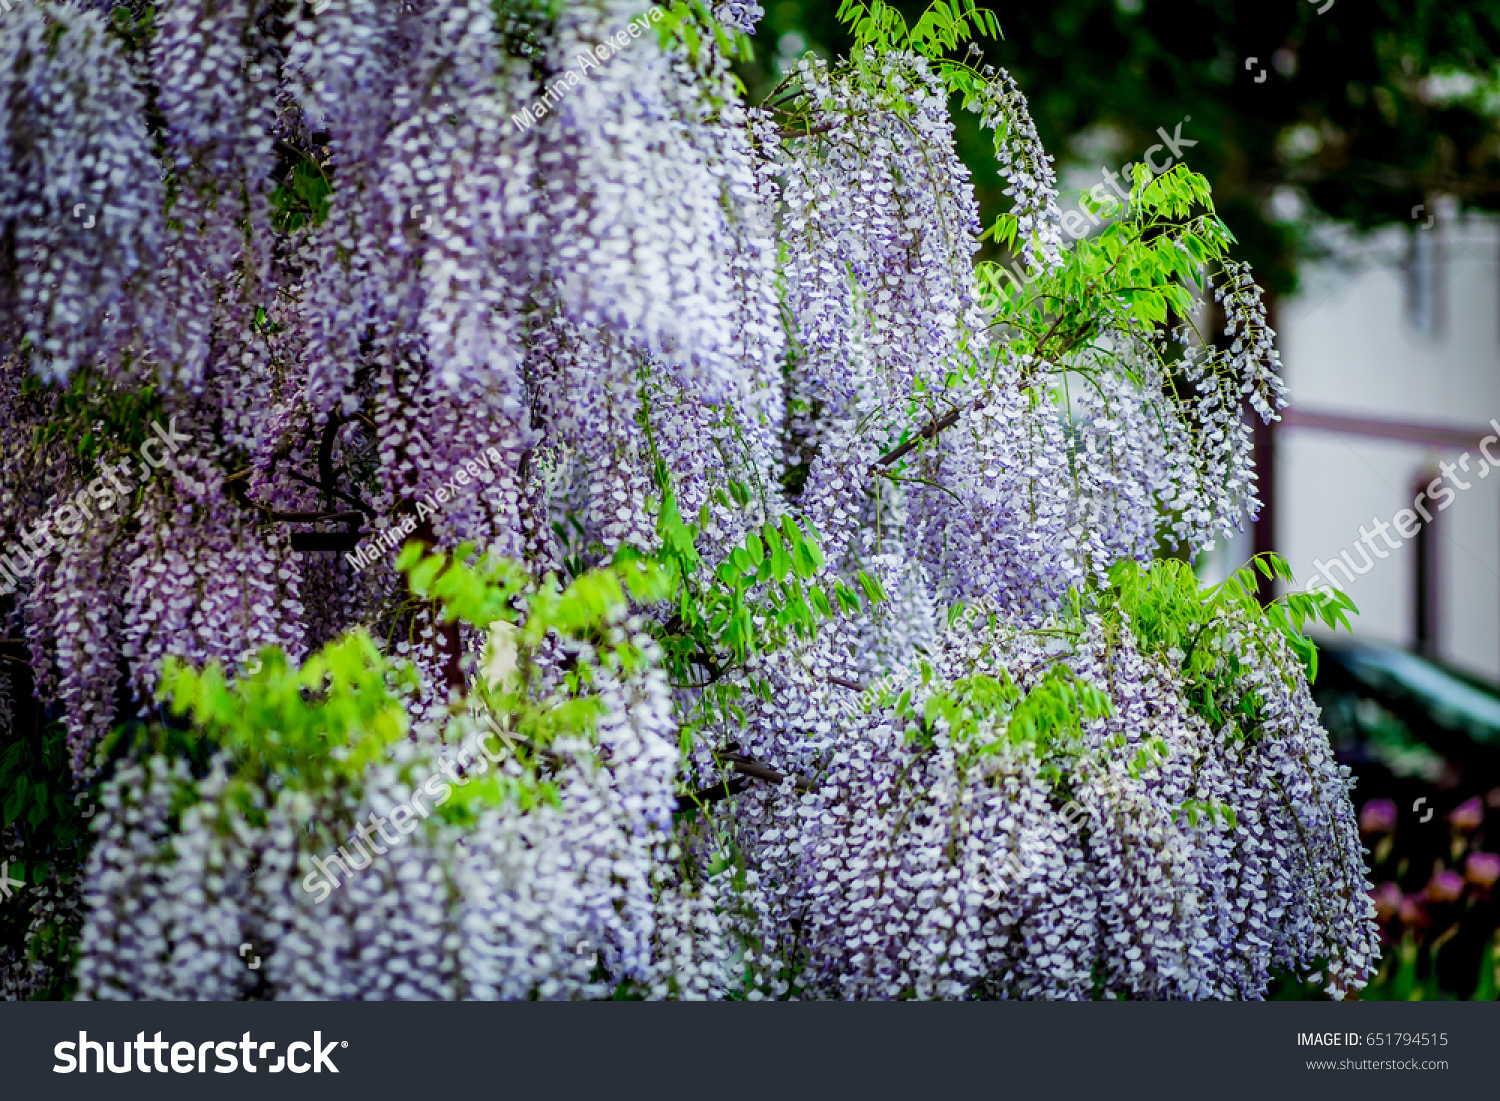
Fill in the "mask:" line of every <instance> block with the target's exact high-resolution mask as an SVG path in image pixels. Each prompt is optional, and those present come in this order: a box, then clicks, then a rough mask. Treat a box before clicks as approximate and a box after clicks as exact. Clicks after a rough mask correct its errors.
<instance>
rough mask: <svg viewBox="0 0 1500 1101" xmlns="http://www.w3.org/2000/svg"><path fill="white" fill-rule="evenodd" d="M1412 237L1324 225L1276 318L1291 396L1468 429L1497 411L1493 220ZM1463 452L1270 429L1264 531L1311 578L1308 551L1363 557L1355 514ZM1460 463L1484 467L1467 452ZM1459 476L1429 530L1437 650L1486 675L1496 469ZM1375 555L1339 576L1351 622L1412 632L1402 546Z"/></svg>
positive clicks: (1380, 506)
mask: <svg viewBox="0 0 1500 1101" xmlns="http://www.w3.org/2000/svg"><path fill="white" fill-rule="evenodd" d="M1416 236H1417V237H1418V238H1425V240H1419V242H1418V247H1417V249H1416V250H1413V247H1412V241H1411V238H1412V237H1413V234H1412V233H1411V232H1410V231H1408V230H1406V229H1404V228H1388V229H1385V230H1382V231H1380V232H1378V233H1375V234H1372V235H1370V236H1368V237H1365V238H1358V237H1355V236H1354V235H1352V234H1348V233H1338V234H1337V235H1335V236H1334V237H1333V238H1332V248H1333V253H1334V255H1333V257H1332V258H1331V259H1329V260H1327V261H1320V262H1314V263H1311V264H1308V265H1306V266H1305V268H1304V274H1303V283H1302V289H1301V291H1300V292H1299V293H1298V294H1297V295H1296V296H1295V297H1293V298H1291V299H1288V300H1286V301H1283V302H1282V303H1281V304H1280V308H1279V311H1278V316H1277V318H1276V319H1275V323H1276V325H1277V327H1278V329H1279V331H1280V338H1281V339H1280V346H1281V350H1282V360H1283V365H1284V369H1285V375H1286V380H1287V384H1288V389H1289V395H1290V399H1291V406H1292V408H1293V409H1294V410H1296V411H1298V412H1299V413H1303V414H1332V415H1335V416H1342V417H1358V418H1366V419H1372V420H1379V421H1386V422H1400V423H1402V424H1405V425H1409V426H1417V427H1422V426H1427V427H1431V428H1435V429H1448V430H1459V431H1462V432H1465V433H1470V434H1472V437H1473V439H1474V441H1477V440H1478V438H1479V436H1480V435H1482V432H1481V430H1483V429H1484V428H1485V426H1486V424H1487V423H1488V421H1489V420H1490V419H1491V418H1496V419H1500V224H1497V222H1496V221H1495V220H1494V219H1481V218H1463V219H1459V220H1457V221H1455V222H1450V223H1446V224H1445V223H1443V222H1439V223H1438V224H1437V225H1435V226H1434V227H1433V228H1431V229H1426V230H1420V231H1418V233H1417V234H1416ZM1304 419H1305V418H1304ZM1467 446H1468V448H1470V449H1472V448H1474V447H1475V443H1470V444H1468V445H1467ZM1465 449H1466V448H1465V446H1464V445H1463V444H1460V443H1457V442H1441V443H1431V442H1429V443H1420V442H1410V441H1404V440H1398V439H1389V438H1380V437H1379V436H1376V435H1370V434H1351V433H1347V432H1330V431H1325V430H1323V429H1320V428H1315V427H1309V426H1305V425H1298V424H1289V425H1287V426H1284V427H1282V428H1280V429H1279V430H1278V448H1277V478H1276V482H1277V486H1276V490H1277V499H1276V505H1277V516H1276V528H1277V543H1278V545H1279V546H1280V547H1281V549H1282V551H1283V553H1285V554H1286V556H1287V558H1288V560H1289V561H1290V563H1291V565H1292V568H1293V569H1294V570H1295V571H1296V573H1297V577H1298V579H1299V581H1303V580H1305V579H1307V578H1310V577H1311V576H1312V575H1313V572H1314V569H1313V563H1314V561H1315V560H1320V561H1324V562H1327V561H1329V560H1330V559H1332V558H1335V557H1337V556H1338V555H1339V554H1340V553H1341V552H1343V551H1349V552H1350V554H1351V557H1352V558H1353V560H1354V561H1355V563H1356V564H1358V565H1360V566H1363V563H1364V559H1363V555H1362V554H1361V552H1360V551H1359V550H1358V549H1357V548H1356V547H1355V544H1356V543H1358V542H1359V540H1360V526H1361V525H1364V526H1365V528H1366V530H1371V529H1372V527H1373V524H1372V521H1376V520H1385V521H1388V522H1389V521H1390V520H1391V519H1392V517H1394V516H1395V515H1396V513H1397V512H1399V511H1400V510H1401V509H1403V508H1408V507H1410V506H1411V504H1412V500H1411V496H1412V494H1411V487H1412V486H1413V484H1414V483H1415V482H1416V481H1417V479H1418V477H1419V475H1421V474H1422V472H1423V471H1424V470H1427V469H1428V468H1435V467H1436V465H1437V463H1438V462H1439V461H1441V460H1446V461H1448V462H1456V461H1457V459H1458V457H1459V455H1460V454H1462V453H1463V452H1464V450H1465ZM1495 450H1496V452H1497V453H1500V447H1497V448H1495ZM1470 462H1471V466H1472V467H1474V468H1476V469H1477V468H1481V467H1483V466H1484V463H1483V461H1482V459H1480V457H1479V455H1478V453H1477V451H1476V452H1475V453H1474V456H1473V458H1472V459H1471V460H1470ZM1436 473H1437V472H1436V469H1433V470H1432V471H1431V474H1429V475H1428V476H1429V477H1430V476H1432V475H1435V474H1436ZM1459 477H1460V478H1463V479H1464V480H1466V481H1469V482H1470V483H1471V486H1472V488H1470V489H1468V490H1466V491H1462V492H1457V493H1456V496H1455V498H1454V500H1453V503H1452V504H1451V505H1450V506H1449V507H1448V508H1447V509H1446V510H1444V511H1442V512H1439V513H1437V520H1436V523H1435V526H1434V528H1433V533H1434V535H1435V536H1436V537H1437V548H1438V549H1437V568H1438V579H1439V585H1440V593H1439V600H1438V632H1439V633H1438V639H1439V656H1441V657H1442V658H1443V660H1445V661H1448V662H1450V663H1452V664H1453V665H1456V666H1458V667H1460V668H1463V669H1465V670H1468V671H1470V672H1473V673H1476V674H1478V675H1481V676H1484V677H1486V678H1487V679H1490V680H1492V681H1497V682H1500V470H1496V471H1494V472H1492V473H1487V475H1486V477H1484V478H1478V477H1468V476H1466V475H1464V474H1463V473H1462V471H1460V472H1459ZM1429 507H1430V506H1429ZM1393 537H1395V538H1398V539H1399V536H1394V535H1393ZM1375 542H1376V545H1377V546H1379V547H1380V548H1381V549H1382V550H1384V549H1385V546H1384V544H1383V543H1382V542H1381V541H1380V540H1379V538H1378V537H1377V538H1376V540H1375ZM1387 554H1388V557H1387V558H1386V559H1384V560H1379V559H1377V560H1376V561H1375V562H1374V565H1373V568H1371V569H1370V571H1369V572H1368V573H1366V574H1364V575H1363V576H1361V577H1359V578H1358V579H1357V580H1356V581H1355V583H1354V584H1352V585H1348V586H1346V587H1347V591H1348V592H1349V594H1350V596H1351V597H1353V599H1354V601H1355V603H1357V604H1358V605H1359V608H1360V615H1359V617H1358V619H1357V620H1356V621H1355V635H1356V637H1361V638H1368V639H1370V640H1378V641H1383V642H1390V643H1395V644H1398V645H1411V644H1412V642H1413V629H1414V623H1413V613H1412V608H1413V604H1414V599H1413V587H1414V579H1415V566H1414V561H1413V557H1414V547H1413V545H1412V544H1411V543H1410V542H1406V543H1405V545H1403V546H1402V547H1401V548H1400V549H1399V550H1394V551H1387ZM1335 572H1336V573H1337V576H1338V577H1339V578H1340V579H1342V577H1343V574H1342V573H1341V572H1338V571H1335Z"/></svg>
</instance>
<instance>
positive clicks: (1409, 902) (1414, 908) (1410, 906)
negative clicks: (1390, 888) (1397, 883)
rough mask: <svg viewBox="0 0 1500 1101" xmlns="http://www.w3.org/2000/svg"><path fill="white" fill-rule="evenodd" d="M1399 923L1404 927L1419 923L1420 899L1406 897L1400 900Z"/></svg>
mask: <svg viewBox="0 0 1500 1101" xmlns="http://www.w3.org/2000/svg"><path fill="white" fill-rule="evenodd" d="M1401 921H1402V922H1403V923H1404V924H1406V925H1418V924H1420V923H1421V921H1422V899H1421V897H1420V896H1419V895H1407V896H1406V897H1405V898H1403V899H1402V900H1401Z"/></svg>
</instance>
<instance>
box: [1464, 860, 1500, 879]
mask: <svg viewBox="0 0 1500 1101" xmlns="http://www.w3.org/2000/svg"><path fill="white" fill-rule="evenodd" d="M1464 872H1465V874H1466V875H1467V876H1468V878H1469V882H1470V883H1477V884H1479V886H1481V887H1491V886H1494V883H1495V880H1497V879H1500V856H1496V855H1495V854H1494V853H1470V854H1469V862H1468V864H1467V865H1466V866H1465V868H1464Z"/></svg>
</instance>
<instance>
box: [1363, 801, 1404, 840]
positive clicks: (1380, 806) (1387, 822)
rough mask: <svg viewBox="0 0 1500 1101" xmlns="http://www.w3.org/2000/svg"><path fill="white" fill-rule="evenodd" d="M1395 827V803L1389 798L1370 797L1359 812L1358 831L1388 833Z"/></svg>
mask: <svg viewBox="0 0 1500 1101" xmlns="http://www.w3.org/2000/svg"><path fill="white" fill-rule="evenodd" d="M1395 828H1396V804H1395V803H1393V802H1391V800H1389V799H1371V800H1370V801H1369V802H1368V803H1366V804H1365V805H1364V806H1363V807H1362V808H1361V809H1360V812H1359V832H1360V833H1390V832H1391V831H1392V830H1394V829H1395Z"/></svg>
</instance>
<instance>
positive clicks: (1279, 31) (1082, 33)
mask: <svg viewBox="0 0 1500 1101" xmlns="http://www.w3.org/2000/svg"><path fill="white" fill-rule="evenodd" d="M895 6H896V7H897V8H900V9H901V10H902V11H903V12H904V13H905V14H907V15H908V17H912V16H914V15H915V14H916V13H918V12H920V10H921V9H922V7H923V5H921V4H913V3H909V2H908V3H898V4H896V5H895ZM988 7H989V8H990V9H991V10H993V11H994V12H995V13H996V14H997V15H998V16H999V18H1000V25H1001V29H1002V30H1003V32H1004V34H1005V40H1004V41H1003V42H998V43H986V46H985V49H986V55H987V59H988V60H989V61H991V62H992V63H994V64H998V65H1003V66H1004V67H1005V68H1007V69H1009V70H1010V71H1011V73H1013V74H1014V75H1015V77H1016V79H1017V80H1018V81H1019V82H1020V84H1021V86H1022V87H1024V88H1026V89H1027V90H1028V94H1029V95H1030V96H1031V103H1032V110H1033V112H1034V114H1035V116H1036V121H1037V127H1038V129H1039V131H1040V133H1041V136H1042V140H1043V142H1044V143H1045V144H1046V146H1047V147H1048V148H1049V149H1052V150H1055V151H1069V152H1070V153H1071V156H1072V159H1074V160H1076V161H1078V162H1079V163H1080V164H1081V166H1082V167H1084V168H1086V169H1088V170H1090V171H1097V170H1098V169H1099V168H1103V167H1109V168H1117V167H1119V165H1121V164H1123V163H1125V162H1127V161H1134V160H1140V158H1141V156H1142V154H1143V152H1144V151H1145V150H1146V149H1147V148H1148V147H1149V146H1151V145H1152V144H1154V143H1156V142H1159V141H1160V140H1161V139H1160V137H1159V136H1157V134H1156V130H1157V128H1158V127H1161V128H1165V129H1166V131H1167V132H1168V133H1169V134H1170V133H1173V132H1174V128H1175V127H1176V125H1177V124H1178V123H1179V122H1181V121H1182V120H1183V119H1184V118H1186V117H1187V116H1191V117H1192V121H1191V122H1189V123H1186V124H1184V126H1183V136H1184V137H1185V138H1190V139H1193V140H1196V141H1197V142H1198V144H1197V145H1196V146H1194V147H1193V148H1191V149H1190V150H1189V151H1188V153H1187V155H1186V160H1187V163H1188V164H1189V166H1190V167H1191V168H1192V169H1193V170H1194V171H1195V172H1201V173H1203V174H1204V175H1205V176H1207V177H1208V179H1209V181H1210V182H1211V183H1212V185H1213V190H1214V199H1215V202H1216V204H1217V206H1218V210H1219V213H1220V215H1221V216H1222V217H1223V218H1224V220H1225V222H1227V223H1228V225H1229V228H1230V229H1231V230H1233V232H1234V234H1235V236H1236V237H1237V238H1239V241H1240V250H1241V251H1240V255H1241V256H1243V258H1244V259H1245V260H1247V261H1249V262H1250V264H1251V266H1252V267H1253V268H1254V269H1255V271H1256V274H1257V277H1258V278H1259V279H1260V281H1261V283H1262V284H1263V285H1264V286H1266V288H1267V290H1269V291H1271V292H1272V293H1274V294H1278V295H1280V294H1287V293H1289V292H1290V291H1291V290H1293V289H1294V288H1295V286H1296V279H1297V272H1296V262H1297V259H1298V255H1299V246H1300V245H1301V244H1302V235H1301V234H1300V233H1299V226H1298V225H1297V224H1288V223H1283V222H1279V221H1277V220H1276V219H1275V218H1274V217H1273V216H1272V215H1271V213H1270V211H1269V210H1268V205H1269V200H1270V196H1271V195H1272V193H1273V192H1274V191H1275V190H1276V189H1277V188H1278V187H1282V186H1291V187H1295V188H1298V189H1300V190H1301V192H1302V194H1303V196H1304V197H1305V199H1306V200H1307V202H1308V203H1309V204H1310V205H1311V207H1312V208H1313V209H1314V210H1315V211H1316V212H1317V213H1318V214H1321V215H1324V216H1327V217H1329V218H1333V219H1337V220H1340V221H1347V222H1352V223H1354V224H1356V225H1358V226H1361V227H1371V226H1376V225H1381V224H1388V223H1392V222H1398V223H1399V222H1411V221H1412V208H1413V207H1415V206H1417V205H1427V204H1429V203H1430V201H1431V199H1432V198H1433V196H1434V195H1438V194H1446V195H1451V196H1454V197H1455V198H1457V199H1458V200H1459V201H1460V202H1462V203H1463V204H1464V205H1465V206H1471V207H1476V208H1479V209H1483V210H1495V209H1500V129H1497V123H1496V118H1497V112H1496V110H1495V109H1494V106H1493V105H1494V103H1495V102H1496V99H1497V94H1500V93H1497V86H1496V83H1495V77H1494V76H1493V74H1494V72H1495V67H1496V63H1497V56H1500V55H1497V51H1500V3H1495V2H1493V0H1479V2H1473V3H1460V4H1452V3H1437V2H1435V0H1376V2H1374V3H1365V4H1359V5H1355V4H1352V3H1348V2H1347V0H1345V2H1344V3H1339V2H1337V0H1335V2H1334V3H1332V5H1331V6H1329V5H1328V0H1318V2H1317V3H1316V4H1315V3H1310V2H1308V0H1279V2H1277V3H1271V4H1267V3H1264V2H1261V0H1150V2H1146V0H1058V2H1055V3H1047V4H1033V3H1013V2H998V3H992V4H990V5H988ZM836 16H837V5H836V4H833V3H828V2H826V0H782V2H780V3H772V4H767V5H766V18H765V20H764V22H763V23H762V24H761V29H760V33H759V35H758V37H757V40H756V45H757V48H758V54H757V60H756V63H755V65H754V66H750V67H747V71H746V73H745V74H744V75H745V78H746V82H747V84H748V85H749V86H750V90H751V94H752V96H754V94H755V93H756V91H757V90H760V89H768V88H769V87H770V86H771V85H772V84H774V82H775V79H776V76H775V66H776V55H777V51H778V47H779V46H780V45H782V44H783V43H784V42H786V38H785V36H787V35H796V36H800V37H801V38H802V39H803V40H804V41H805V42H806V43H807V45H808V47H809V48H812V49H815V50H817V51H818V52H820V53H826V54H842V53H844V52H846V51H847V50H848V47H849V42H848V40H847V37H846V36H845V34H844V31H843V28H842V27H841V25H840V24H839V22H838V20H837V18H836ZM792 44H795V39H794V40H793V41H792ZM1251 58H1254V59H1256V60H1255V61H1254V62H1253V63H1252V62H1250V61H1249V59H1251ZM1456 72H1465V73H1476V72H1488V73H1491V74H1492V76H1491V78H1490V81H1489V83H1488V86H1487V87H1486V86H1485V85H1484V84H1483V83H1473V84H1472V85H1471V83H1470V82H1468V81H1464V80H1463V79H1462V78H1460V79H1459V80H1457V81H1454V80H1452V79H1451V78H1450V79H1447V80H1445V79H1444V78H1445V77H1447V76H1448V75H1449V74H1452V73H1456ZM1434 76H1436V77H1437V79H1436V80H1434V79H1432V78H1433V77H1434ZM1258 78H1259V79H1258ZM1487 99H1488V101H1489V103H1490V104H1491V107H1490V109H1488V110H1486V100H1487ZM966 121H967V120H966ZM1101 125H1102V126H1107V127H1109V128H1111V129H1113V130H1115V131H1117V132H1118V134H1119V136H1120V139H1119V141H1118V143H1117V146H1116V150H1112V151H1111V153H1110V154H1109V155H1108V156H1107V157H1099V158H1098V159H1094V158H1095V157H1097V156H1098V155H1097V154H1091V153H1089V152H1086V150H1087V149H1088V146H1089V142H1088V141H1087V138H1086V135H1087V133H1088V132H1090V131H1091V130H1094V129H1096V128H1099V127H1100V126H1101ZM1081 137H1082V138H1083V140H1080V138H1081ZM959 141H960V146H959V147H960V150H961V152H962V153H963V155H964V157H965V159H966V160H967V161H968V163H969V164H970V165H971V166H975V167H978V166H979V165H981V164H983V163H984V161H985V158H986V157H987V156H988V149H987V147H986V144H985V142H984V141H983V139H982V136H981V135H980V133H979V128H978V126H977V125H971V126H968V127H961V128H960V135H959ZM1063 155H1066V154H1063ZM978 175H979V179H978V180H977V181H976V182H977V183H978V187H979V195H980V201H981V205H982V207H983V209H984V212H985V215H986V216H987V219H988V220H993V216H994V214H995V213H997V212H999V211H1000V210H1001V209H1003V205H1004V204H1003V201H1002V198H1001V196H1000V187H1001V184H1000V182H999V180H998V178H997V177H996V176H995V174H994V172H993V171H990V172H988V173H978Z"/></svg>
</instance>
